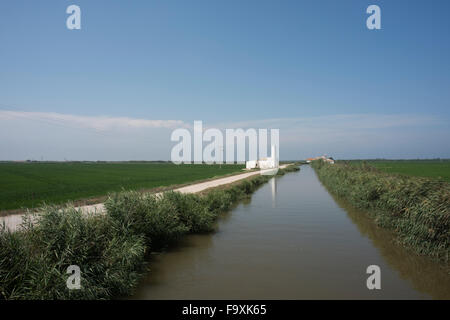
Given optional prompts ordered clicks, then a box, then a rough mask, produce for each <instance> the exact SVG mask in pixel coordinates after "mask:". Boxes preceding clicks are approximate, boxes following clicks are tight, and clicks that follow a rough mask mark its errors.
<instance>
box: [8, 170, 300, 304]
mask: <svg viewBox="0 0 450 320" xmlns="http://www.w3.org/2000/svg"><path fill="white" fill-rule="evenodd" d="M298 170H299V168H298V166H288V167H286V168H285V169H280V170H279V172H278V175H283V174H285V173H286V172H291V171H298ZM271 178H272V176H263V175H259V176H255V177H252V178H250V179H246V180H243V181H241V182H239V183H236V184H233V185H230V186H229V187H228V188H220V189H212V190H210V191H209V192H207V193H205V194H202V195H198V194H181V193H178V192H166V193H164V194H163V195H162V196H159V197H158V196H155V195H151V194H142V193H139V192H136V191H125V192H119V193H113V194H110V195H109V197H108V200H107V201H106V203H105V207H106V213H105V214H102V215H85V214H82V212H81V211H80V210H76V209H75V208H74V207H73V206H70V205H68V206H66V207H64V208H63V209H61V208H60V207H56V206H47V207H43V208H42V210H40V213H39V214H36V213H34V214H33V215H28V216H27V218H25V219H24V222H23V224H22V229H21V230H19V231H16V232H11V231H8V230H7V229H6V228H4V227H3V228H2V229H1V230H0V248H1V250H0V281H1V282H0V299H112V298H119V297H125V296H129V295H130V294H132V292H133V289H134V288H135V287H136V285H137V284H138V282H139V280H140V279H141V277H142V276H143V274H145V273H146V272H147V270H148V263H149V256H150V253H151V252H154V251H162V250H164V249H165V248H167V247H168V246H170V245H171V244H173V243H176V242H177V241H178V240H179V239H180V238H181V237H183V236H184V235H186V234H190V233H191V234H192V233H205V232H211V231H213V230H214V225H215V221H216V220H217V218H218V217H219V216H220V214H221V213H223V212H226V211H228V210H229V209H230V208H231V207H232V205H233V204H234V203H236V202H237V201H239V200H241V199H244V198H246V197H250V196H251V194H252V193H253V192H254V191H255V190H256V189H257V188H258V187H259V186H261V185H262V184H263V183H265V182H267V181H268V180H270V179H271ZM31 221H33V223H32V222H31ZM150 263H151V259H150ZM70 265H77V266H79V267H80V269H81V289H79V290H69V289H68V288H67V286H66V281H67V278H68V276H69V275H68V274H67V273H66V271H67V268H68V267H69V266H70Z"/></svg>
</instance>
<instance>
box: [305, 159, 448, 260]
mask: <svg viewBox="0 0 450 320" xmlns="http://www.w3.org/2000/svg"><path fill="white" fill-rule="evenodd" d="M312 166H313V168H314V169H315V171H316V172H317V175H318V177H319V179H320V180H321V181H322V183H323V184H324V185H325V186H326V187H327V188H328V189H329V190H330V191H331V192H332V193H334V194H336V195H337V196H339V197H343V198H345V199H347V200H348V201H350V203H352V204H353V205H354V206H356V207H359V208H362V209H368V211H369V213H370V215H371V216H372V217H373V218H374V220H375V221H376V223H377V224H379V225H380V226H383V227H386V228H389V229H392V230H393V231H394V232H395V233H396V235H397V236H398V237H397V238H398V240H399V241H400V242H401V243H402V244H404V245H405V246H407V247H409V248H411V249H413V250H415V251H416V252H417V253H419V254H422V255H428V256H430V257H432V258H435V259H437V260H440V261H443V262H445V263H447V264H448V263H449V261H450V260H449V258H450V184H449V183H448V182H444V181H436V180H432V179H427V178H419V177H409V176H402V175H395V174H388V173H384V172H381V171H379V170H377V169H375V168H373V167H371V166H369V165H367V164H364V163H363V164H361V165H359V166H356V165H354V164H348V163H345V162H341V163H337V164H335V165H329V164H326V163H324V162H322V161H314V162H313V163H312Z"/></svg>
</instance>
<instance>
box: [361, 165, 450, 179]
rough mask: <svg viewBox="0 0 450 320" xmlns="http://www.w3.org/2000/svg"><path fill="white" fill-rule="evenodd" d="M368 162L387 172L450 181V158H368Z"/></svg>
mask: <svg viewBox="0 0 450 320" xmlns="http://www.w3.org/2000/svg"><path fill="white" fill-rule="evenodd" d="M355 162H360V161H355ZM366 162H367V163H368V164H369V165H371V166H373V167H375V168H377V169H379V170H381V171H384V172H387V173H399V174H404V175H408V176H416V177H427V178H433V179H438V180H444V181H447V182H450V160H368V161H366Z"/></svg>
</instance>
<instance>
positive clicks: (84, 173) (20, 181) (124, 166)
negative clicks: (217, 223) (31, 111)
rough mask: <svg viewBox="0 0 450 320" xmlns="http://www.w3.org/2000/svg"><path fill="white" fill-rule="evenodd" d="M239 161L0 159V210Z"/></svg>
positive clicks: (169, 179) (165, 181) (193, 175)
mask: <svg viewBox="0 0 450 320" xmlns="http://www.w3.org/2000/svg"><path fill="white" fill-rule="evenodd" d="M242 168H244V166H243V165H222V166H219V165H190V164H183V165H175V164H172V163H150V162H141V163H139V162H123V163H111V162H110V163H95V162H93V163H88V162H64V163H62V162H60V163H58V162H55V163H50V162H48V163H45V162H44V163H13V162H4V163H0V211H2V210H10V209H18V208H33V207H37V206H39V205H41V204H42V203H43V202H44V201H45V202H46V203H63V202H66V201H68V200H79V199H86V198H92V197H99V196H104V195H106V194H107V193H108V192H112V191H120V190H122V188H124V189H135V190H139V189H151V188H157V187H165V186H170V185H177V184H184V183H188V182H192V181H197V180H204V179H208V178H213V177H215V176H221V175H227V174H231V173H234V172H239V171H241V170H242Z"/></svg>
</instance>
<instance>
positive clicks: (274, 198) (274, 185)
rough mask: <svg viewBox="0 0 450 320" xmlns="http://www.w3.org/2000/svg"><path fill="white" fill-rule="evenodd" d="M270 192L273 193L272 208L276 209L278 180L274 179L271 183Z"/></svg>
mask: <svg viewBox="0 0 450 320" xmlns="http://www.w3.org/2000/svg"><path fill="white" fill-rule="evenodd" d="M269 183H270V190H271V191H272V208H276V206H277V179H276V178H272V179H270V181H269Z"/></svg>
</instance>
